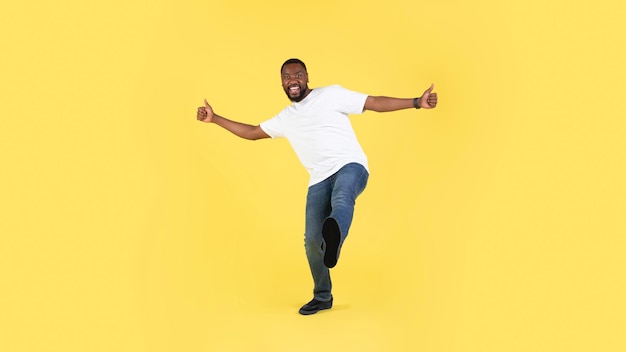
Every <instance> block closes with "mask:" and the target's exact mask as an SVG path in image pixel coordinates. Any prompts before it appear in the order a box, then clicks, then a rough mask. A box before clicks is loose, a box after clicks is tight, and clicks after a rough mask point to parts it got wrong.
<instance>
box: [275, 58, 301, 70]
mask: <svg viewBox="0 0 626 352" xmlns="http://www.w3.org/2000/svg"><path fill="white" fill-rule="evenodd" d="M289 64H300V65H302V67H304V70H305V71H306V65H305V64H304V62H302V60H300V59H295V58H294V59H289V60H287V61H285V63H283V65H282V66H281V67H280V72H281V73H282V72H283V69H284V68H285V66H287V65H289Z"/></svg>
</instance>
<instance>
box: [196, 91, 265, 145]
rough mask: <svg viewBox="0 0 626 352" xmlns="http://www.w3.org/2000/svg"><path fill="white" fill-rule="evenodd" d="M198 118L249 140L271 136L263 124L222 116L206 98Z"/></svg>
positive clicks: (199, 109)
mask: <svg viewBox="0 0 626 352" xmlns="http://www.w3.org/2000/svg"><path fill="white" fill-rule="evenodd" d="M196 117H197V119H198V120H199V121H202V122H207V123H209V122H212V123H214V124H216V125H218V126H220V127H222V128H224V129H226V130H228V131H230V132H231V133H233V134H234V135H236V136H238V137H241V138H244V139H249V140H257V139H261V138H269V137H270V136H268V135H267V133H265V131H263V129H262V128H261V126H259V125H257V126H252V125H248V124H245V123H241V122H237V121H232V120H229V119H227V118H225V117H223V116H220V115H218V114H216V113H215V112H213V108H212V107H211V105H209V103H208V102H207V101H206V99H204V106H200V107H199V108H198V114H197V115H196Z"/></svg>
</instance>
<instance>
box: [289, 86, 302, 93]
mask: <svg viewBox="0 0 626 352" xmlns="http://www.w3.org/2000/svg"><path fill="white" fill-rule="evenodd" d="M289 94H300V86H298V85H293V86H289Z"/></svg>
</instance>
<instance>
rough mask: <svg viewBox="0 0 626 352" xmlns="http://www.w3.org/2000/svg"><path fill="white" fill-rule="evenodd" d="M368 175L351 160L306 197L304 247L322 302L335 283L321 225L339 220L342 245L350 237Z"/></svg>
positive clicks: (316, 292) (317, 185) (310, 189)
mask: <svg viewBox="0 0 626 352" xmlns="http://www.w3.org/2000/svg"><path fill="white" fill-rule="evenodd" d="M368 177H369V174H368V172H367V170H366V169H365V167H363V165H361V164H357V163H350V164H347V165H345V166H344V167H342V168H341V169H340V170H339V171H337V172H336V173H335V174H333V175H332V176H330V177H328V178H327V179H325V180H324V181H322V182H320V183H317V184H314V185H313V186H311V187H309V191H308V193H307V197H306V225H305V232H304V248H305V249H306V256H307V259H308V260H309V267H310V268H311V274H312V275H313V282H314V288H313V294H314V297H313V298H315V299H317V300H319V301H323V302H326V301H329V300H330V298H331V289H332V283H331V281H330V270H329V269H328V268H327V267H326V266H325V265H324V251H323V249H322V224H323V223H324V220H325V219H326V218H328V217H332V218H333V219H335V220H336V221H337V224H338V225H339V229H340V232H341V243H340V245H341V244H343V242H344V241H345V239H346V237H347V236H348V230H349V229H350V224H352V216H353V214H354V204H355V201H356V198H357V196H358V195H359V194H361V192H363V190H364V189H365V186H366V185H367V179H368Z"/></svg>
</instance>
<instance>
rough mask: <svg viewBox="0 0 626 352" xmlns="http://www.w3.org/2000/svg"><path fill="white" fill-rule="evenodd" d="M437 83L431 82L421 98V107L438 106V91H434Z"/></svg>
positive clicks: (430, 107)
mask: <svg viewBox="0 0 626 352" xmlns="http://www.w3.org/2000/svg"><path fill="white" fill-rule="evenodd" d="M433 88H435V84H431V85H430V88H428V89H426V91H425V92H424V94H423V95H422V97H421V98H420V108H423V109H432V108H434V107H435V106H437V93H432V91H433Z"/></svg>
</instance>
